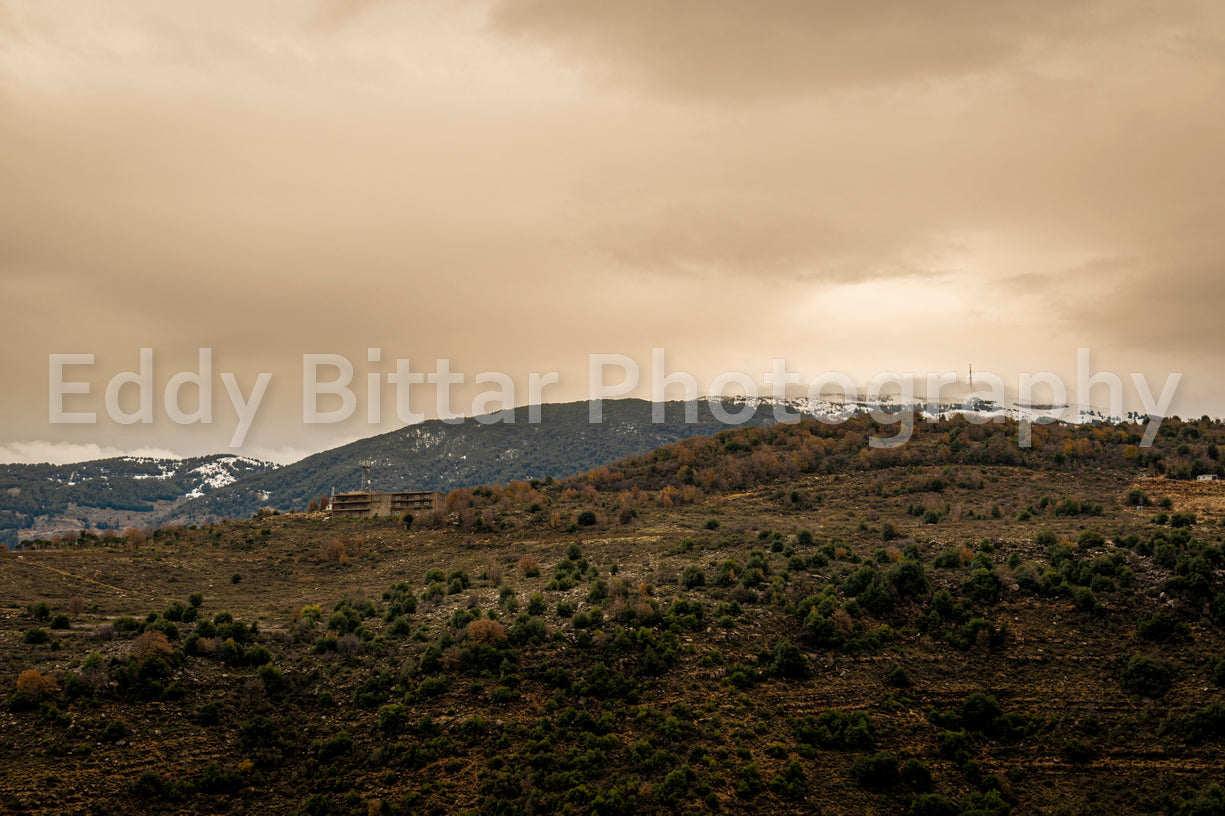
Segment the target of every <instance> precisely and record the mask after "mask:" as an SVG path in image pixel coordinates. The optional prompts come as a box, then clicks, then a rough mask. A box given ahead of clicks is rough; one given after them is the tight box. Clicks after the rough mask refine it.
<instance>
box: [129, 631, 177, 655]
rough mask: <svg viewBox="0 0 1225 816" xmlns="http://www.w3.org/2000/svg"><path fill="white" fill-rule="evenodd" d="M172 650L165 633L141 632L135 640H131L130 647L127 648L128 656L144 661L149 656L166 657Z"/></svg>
mask: <svg viewBox="0 0 1225 816" xmlns="http://www.w3.org/2000/svg"><path fill="white" fill-rule="evenodd" d="M173 651H174V649H172V648H170V641H169V640H167V639H166V635H165V633H163V632H141V633H140V635H139V636H138V637H137V638H136V640H134V641H132V647H131V648H130V649H128V657H130V658H132V659H133V660H139V661H144V660H148V659H149V658H151V657H166V656H168V655H170V654H171V653H172V652H173Z"/></svg>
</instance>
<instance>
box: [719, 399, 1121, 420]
mask: <svg viewBox="0 0 1225 816" xmlns="http://www.w3.org/2000/svg"><path fill="white" fill-rule="evenodd" d="M725 401H726V402H728V403H730V404H732V405H745V406H752V407H753V408H757V407H759V406H762V405H765V406H772V405H777V406H779V407H780V408H784V409H786V410H787V411H788V412H790V413H792V414H801V415H803V416H811V417H815V418H817V419H824V420H828V421H841V420H844V419H849V418H850V417H853V416H859V415H861V414H867V413H872V412H877V413H890V414H892V413H897V412H899V411H902V412H913V413H914V414H915V416H917V417H920V418H922V419H930V420H933V421H934V420H937V419H949V418H952V417H957V416H966V417H974V418H977V419H980V420H983V421H987V420H992V419H1011V420H1016V421H1019V422H1022V421H1028V422H1033V423H1045V422H1052V421H1057V420H1058V421H1063V422H1068V423H1072V424H1080V423H1085V422H1107V421H1108V422H1120V421H1122V420H1121V418H1119V417H1107V416H1105V415H1104V414H1102V413H1101V412H1100V411H1098V410H1097V409H1096V408H1091V407H1084V406H1069V405H1025V404H1021V403H1007V404H1004V405H1001V404H999V403H997V402H993V401H991V400H985V399H980V398H977V397H969V398H967V399H966V400H964V401H961V402H942V403H937V404H929V403H928V402H927V401H926V400H925V399H923V398H921V397H903V396H891V395H884V396H881V397H880V398H878V399H874V400H868V399H856V400H847V401H845V402H839V401H833V400H825V399H813V398H809V397H799V398H791V397H789V398H784V399H779V398H776V397H729V398H727V399H726V400H725ZM1129 418H1131V417H1129Z"/></svg>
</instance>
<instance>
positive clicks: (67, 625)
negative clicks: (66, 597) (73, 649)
mask: <svg viewBox="0 0 1225 816" xmlns="http://www.w3.org/2000/svg"><path fill="white" fill-rule="evenodd" d="M51 628H52V629H71V628H72V619H71V618H69V617H68V615H66V614H64V613H63V612H61V613H59V614H58V615H56V616H55V617H53V618H52V619H51Z"/></svg>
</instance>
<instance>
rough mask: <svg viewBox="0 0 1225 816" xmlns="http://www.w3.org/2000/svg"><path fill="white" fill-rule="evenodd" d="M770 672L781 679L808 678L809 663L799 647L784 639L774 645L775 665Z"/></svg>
mask: <svg viewBox="0 0 1225 816" xmlns="http://www.w3.org/2000/svg"><path fill="white" fill-rule="evenodd" d="M770 670H771V671H772V672H773V673H774V674H775V675H777V676H779V677H791V678H800V677H807V676H808V661H807V660H806V659H805V658H804V653H803V652H801V651H800V649H799V647H798V646H796V645H795V644H794V643H792V642H791V641H789V640H786V639H783V640H780V641H779V642H778V643H776V644H774V663H773V665H772V666H771V668H770Z"/></svg>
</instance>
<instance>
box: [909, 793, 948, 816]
mask: <svg viewBox="0 0 1225 816" xmlns="http://www.w3.org/2000/svg"><path fill="white" fill-rule="evenodd" d="M910 816H957V806H956V805H954V804H953V803H952V802H951V801H949V799H948V797H946V796H942V795H940V794H938V793H920V794H919V795H918V796H916V797H915V798H914V801H913V802H911V803H910Z"/></svg>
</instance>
